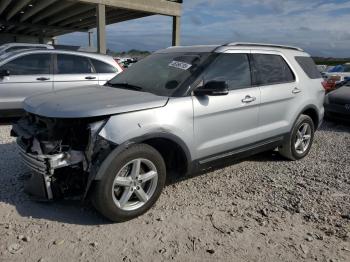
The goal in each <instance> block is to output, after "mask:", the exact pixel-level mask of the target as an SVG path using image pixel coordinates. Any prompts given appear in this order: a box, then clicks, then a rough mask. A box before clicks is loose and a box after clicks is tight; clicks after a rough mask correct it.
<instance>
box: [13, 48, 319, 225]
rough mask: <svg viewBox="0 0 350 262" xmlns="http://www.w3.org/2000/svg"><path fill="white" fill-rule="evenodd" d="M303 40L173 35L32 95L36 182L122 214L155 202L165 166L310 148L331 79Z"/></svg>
mask: <svg viewBox="0 0 350 262" xmlns="http://www.w3.org/2000/svg"><path fill="white" fill-rule="evenodd" d="M321 81H322V78H321V75H320V73H319V72H318V70H317V68H316V66H315V64H314V63H313V60H312V59H311V58H310V56H309V55H308V54H306V53H305V52H303V51H302V50H301V49H299V48H294V47H289V46H276V45H264V44H249V43H233V44H227V45H223V46H192V47H174V48H168V49H165V50H161V51H158V52H156V53H154V54H152V55H150V56H149V57H147V58H145V59H143V60H141V61H140V62H138V63H137V64H135V65H134V66H133V67H131V68H130V69H128V70H126V71H124V72H123V73H121V74H120V75H118V76H116V77H115V78H114V79H112V80H111V81H109V82H108V83H107V84H106V87H105V88H96V87H83V88H76V89H70V90H64V91H58V92H51V93H46V94H41V95H37V96H33V97H30V98H27V99H26V100H25V102H24V108H25V110H26V111H27V112H28V113H27V116H26V117H25V118H23V119H21V120H20V121H19V122H18V123H17V124H16V125H14V126H13V130H12V135H13V136H16V137H18V138H17V142H18V145H19V150H20V154H21V156H22V158H23V160H24V163H26V164H27V165H28V166H29V167H30V168H31V169H32V170H33V171H34V172H33V175H32V177H31V179H30V180H29V181H28V185H27V187H26V190H27V192H29V193H31V194H34V195H37V196H42V197H45V198H48V199H55V198H60V197H65V196H70V195H76V194H81V195H82V196H83V198H85V197H86V196H90V197H91V198H92V202H93V204H94V206H95V207H96V208H97V209H98V210H99V211H100V212H101V213H102V214H103V215H104V216H106V217H107V218H109V219H111V220H113V221H125V220H128V219H132V218H134V217H136V216H139V215H141V214H143V213H144V212H146V211H147V210H148V209H149V208H151V206H152V205H153V204H154V203H155V202H156V200H157V199H158V197H159V195H160V194H161V191H162V189H163V187H164V185H165V182H166V177H168V178H169V177H172V176H185V175H186V174H189V173H193V172H196V171H198V170H201V169H204V168H208V167H212V166H213V165H214V164H215V163H217V161H220V160H224V159H235V158H238V157H242V156H247V155H250V154H255V153H258V152H261V151H265V150H271V149H274V148H278V151H279V152H280V154H281V155H283V156H284V157H286V158H288V159H290V160H298V159H301V158H303V157H305V156H306V155H307V154H308V152H309V150H310V148H311V145H312V141H313V138H314V132H315V130H316V129H317V127H319V125H320V123H321V121H322V119H323V113H324V109H323V100H324V89H323V87H322V85H321Z"/></svg>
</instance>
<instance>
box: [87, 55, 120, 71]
mask: <svg viewBox="0 0 350 262" xmlns="http://www.w3.org/2000/svg"><path fill="white" fill-rule="evenodd" d="M90 60H91V62H92V64H93V65H94V67H95V70H96V72H97V73H102V74H111V73H117V72H118V70H117V68H115V67H113V66H111V65H109V64H107V63H104V62H101V61H99V60H95V59H90Z"/></svg>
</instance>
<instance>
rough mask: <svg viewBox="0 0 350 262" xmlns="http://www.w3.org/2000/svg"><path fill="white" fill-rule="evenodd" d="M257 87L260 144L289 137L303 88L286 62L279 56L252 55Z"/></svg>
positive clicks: (255, 53)
mask: <svg viewBox="0 0 350 262" xmlns="http://www.w3.org/2000/svg"><path fill="white" fill-rule="evenodd" d="M251 61H252V67H253V75H254V84H255V85H256V86H258V87H259V88H260V92H261V103H260V111H259V128H260V132H259V137H260V140H263V139H268V138H272V137H275V136H278V135H281V134H285V133H288V132H289V131H290V130H289V126H290V115H291V113H294V111H295V107H293V103H294V101H295V99H297V98H298V97H299V96H300V95H301V91H302V90H301V88H300V87H299V86H298V83H297V82H296V77H295V74H294V73H293V71H292V69H291V66H290V65H289V64H288V63H287V60H286V59H285V58H284V57H283V56H282V55H281V54H280V53H278V52H273V51H252V54H251Z"/></svg>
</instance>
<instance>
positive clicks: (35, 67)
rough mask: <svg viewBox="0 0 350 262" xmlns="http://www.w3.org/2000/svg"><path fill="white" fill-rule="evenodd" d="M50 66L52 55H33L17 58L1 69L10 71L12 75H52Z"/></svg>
mask: <svg viewBox="0 0 350 262" xmlns="http://www.w3.org/2000/svg"><path fill="white" fill-rule="evenodd" d="M50 65H51V55H50V54H32V55H25V56H22V57H19V58H16V59H14V60H12V61H10V62H8V63H6V64H5V65H3V66H1V68H0V69H1V70H9V71H10V75H41V74H50Z"/></svg>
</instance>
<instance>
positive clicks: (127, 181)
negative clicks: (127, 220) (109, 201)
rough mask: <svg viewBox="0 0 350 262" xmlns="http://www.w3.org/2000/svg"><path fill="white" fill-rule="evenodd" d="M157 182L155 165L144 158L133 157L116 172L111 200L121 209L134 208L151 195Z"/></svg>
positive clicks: (128, 209) (145, 201) (142, 203)
mask: <svg viewBox="0 0 350 262" xmlns="http://www.w3.org/2000/svg"><path fill="white" fill-rule="evenodd" d="M157 182H158V173H157V169H156V167H155V165H154V164H153V163H152V162H151V161H150V160H147V159H144V158H137V159H134V160H132V161H130V162H128V163H127V164H126V165H124V166H123V167H122V168H121V169H120V170H119V172H118V173H117V175H116V177H115V179H114V182H113V187H112V197H113V201H114V203H115V205H116V206H117V207H118V208H120V209H122V210H125V211H132V210H136V209H138V208H140V207H142V206H143V205H144V204H146V203H147V201H148V200H149V199H150V198H151V197H152V195H153V194H154V192H155V191H156V188H157Z"/></svg>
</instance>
